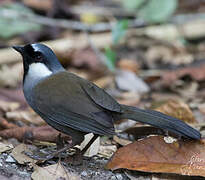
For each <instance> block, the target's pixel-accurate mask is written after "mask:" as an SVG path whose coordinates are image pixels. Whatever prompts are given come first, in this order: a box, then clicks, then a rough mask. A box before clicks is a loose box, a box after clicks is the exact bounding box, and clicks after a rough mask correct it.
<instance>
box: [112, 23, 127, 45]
mask: <svg viewBox="0 0 205 180" xmlns="http://www.w3.org/2000/svg"><path fill="white" fill-rule="evenodd" d="M127 28H128V20H121V21H118V22H117V23H116V25H115V26H114V28H113V29H112V39H113V42H114V44H117V43H118V42H119V40H120V39H121V38H122V37H124V35H125V33H126V30H127Z"/></svg>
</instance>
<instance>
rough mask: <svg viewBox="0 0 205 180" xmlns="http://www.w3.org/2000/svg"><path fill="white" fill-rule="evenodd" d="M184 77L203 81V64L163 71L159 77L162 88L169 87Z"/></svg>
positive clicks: (204, 71)
mask: <svg viewBox="0 0 205 180" xmlns="http://www.w3.org/2000/svg"><path fill="white" fill-rule="evenodd" d="M185 76H189V77H191V78H192V79H194V80H196V81H203V80H205V64H200V65H198V66H190V67H183V68H180V69H177V70H173V71H165V72H164V73H163V74H162V77H161V80H160V81H161V83H162V84H163V85H164V86H168V87H169V86H170V84H172V83H174V82H175V81H176V80H178V79H181V78H183V77H185Z"/></svg>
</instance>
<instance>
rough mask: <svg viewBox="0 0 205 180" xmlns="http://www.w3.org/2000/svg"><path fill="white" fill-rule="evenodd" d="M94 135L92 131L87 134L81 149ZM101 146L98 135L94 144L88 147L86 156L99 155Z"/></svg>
mask: <svg viewBox="0 0 205 180" xmlns="http://www.w3.org/2000/svg"><path fill="white" fill-rule="evenodd" d="M93 136H94V135H93V134H92V133H89V134H86V135H85V139H84V141H83V142H82V143H81V144H80V149H81V150H82V149H83V148H84V147H85V146H86V145H87V144H88V143H89V141H90V140H91V139H92V137H93ZM99 148H100V137H98V138H97V139H96V140H95V141H94V142H93V143H92V145H91V146H90V147H89V148H88V150H87V151H86V152H85V154H84V156H87V157H92V156H95V155H97V153H98V151H99Z"/></svg>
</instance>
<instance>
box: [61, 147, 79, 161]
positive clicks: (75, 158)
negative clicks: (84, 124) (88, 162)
mask: <svg viewBox="0 0 205 180" xmlns="http://www.w3.org/2000/svg"><path fill="white" fill-rule="evenodd" d="M75 149H76V152H75V154H73V155H70V156H68V157H66V159H65V160H64V162H65V163H67V164H71V165H81V164H82V163H83V153H82V152H81V150H80V149H78V148H75Z"/></svg>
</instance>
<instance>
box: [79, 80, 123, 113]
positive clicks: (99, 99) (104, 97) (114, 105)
mask: <svg viewBox="0 0 205 180" xmlns="http://www.w3.org/2000/svg"><path fill="white" fill-rule="evenodd" d="M81 87H82V88H83V90H84V91H85V92H86V94H87V95H88V96H89V97H90V98H91V99H92V100H93V101H94V102H95V103H96V104H97V105H99V106H101V107H102V108H104V109H107V110H109V111H113V112H118V113H120V112H121V106H120V104H119V103H118V102H117V101H116V100H115V99H114V98H113V97H112V96H110V95H109V94H108V93H107V92H105V91H104V90H103V89H101V88H99V87H98V86H96V85H95V84H93V83H90V82H88V81H86V82H85V83H81Z"/></svg>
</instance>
